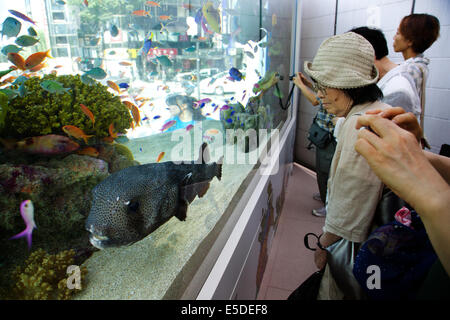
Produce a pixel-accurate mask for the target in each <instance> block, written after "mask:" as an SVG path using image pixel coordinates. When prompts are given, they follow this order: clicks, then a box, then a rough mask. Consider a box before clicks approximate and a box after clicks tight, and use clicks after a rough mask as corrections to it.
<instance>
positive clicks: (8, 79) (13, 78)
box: [3, 76, 16, 83]
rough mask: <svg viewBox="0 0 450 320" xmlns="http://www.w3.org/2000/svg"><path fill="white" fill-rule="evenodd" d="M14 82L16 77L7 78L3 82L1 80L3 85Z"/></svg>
mask: <svg viewBox="0 0 450 320" xmlns="http://www.w3.org/2000/svg"><path fill="white" fill-rule="evenodd" d="M14 80H16V77H14V76H11V77H8V78H6V79H5V80H3V83H10V82H13V81H14Z"/></svg>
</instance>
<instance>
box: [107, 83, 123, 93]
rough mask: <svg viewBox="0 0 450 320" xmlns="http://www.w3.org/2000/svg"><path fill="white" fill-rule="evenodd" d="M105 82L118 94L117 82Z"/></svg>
mask: <svg viewBox="0 0 450 320" xmlns="http://www.w3.org/2000/svg"><path fill="white" fill-rule="evenodd" d="M106 83H107V84H108V86H109V87H110V88H111V89H113V90H114V91H116V92H117V93H118V94H120V93H121V92H120V88H119V86H118V85H117V83H115V82H112V81H109V80H108V81H106Z"/></svg>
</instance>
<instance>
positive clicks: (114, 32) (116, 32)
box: [109, 24, 119, 37]
mask: <svg viewBox="0 0 450 320" xmlns="http://www.w3.org/2000/svg"><path fill="white" fill-rule="evenodd" d="M109 33H111V36H112V37H117V36H118V35H119V28H117V26H116V25H115V24H114V25H112V26H111V29H109Z"/></svg>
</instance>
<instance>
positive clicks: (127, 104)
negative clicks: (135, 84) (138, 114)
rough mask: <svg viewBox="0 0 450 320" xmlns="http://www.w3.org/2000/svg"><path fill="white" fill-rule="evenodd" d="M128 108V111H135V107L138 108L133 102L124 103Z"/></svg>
mask: <svg viewBox="0 0 450 320" xmlns="http://www.w3.org/2000/svg"><path fill="white" fill-rule="evenodd" d="M122 102H123V103H124V104H125V105H126V106H127V108H128V109H130V110H131V109H133V107H136V105H135V104H134V103H133V102H130V101H122Z"/></svg>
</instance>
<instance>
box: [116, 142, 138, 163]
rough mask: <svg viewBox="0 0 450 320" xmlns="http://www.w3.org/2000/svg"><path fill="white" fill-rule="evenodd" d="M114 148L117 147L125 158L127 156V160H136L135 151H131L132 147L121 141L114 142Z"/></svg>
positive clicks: (118, 151) (117, 150)
mask: <svg viewBox="0 0 450 320" xmlns="http://www.w3.org/2000/svg"><path fill="white" fill-rule="evenodd" d="M114 148H115V149H116V152H117V153H118V154H120V155H122V156H124V157H125V158H127V160H130V161H132V160H134V157H133V153H132V152H131V150H130V149H128V147H127V146H126V145H124V144H120V143H115V144H114Z"/></svg>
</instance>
